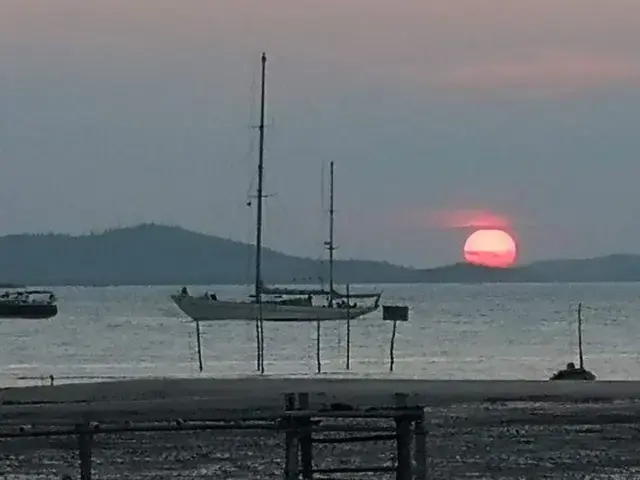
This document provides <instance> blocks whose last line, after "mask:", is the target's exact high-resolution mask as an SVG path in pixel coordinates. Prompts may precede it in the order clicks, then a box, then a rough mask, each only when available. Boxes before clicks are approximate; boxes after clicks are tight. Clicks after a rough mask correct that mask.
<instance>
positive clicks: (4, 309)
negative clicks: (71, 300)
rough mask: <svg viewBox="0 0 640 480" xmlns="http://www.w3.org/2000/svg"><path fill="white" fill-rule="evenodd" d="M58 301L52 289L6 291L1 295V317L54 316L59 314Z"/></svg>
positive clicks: (30, 317)
mask: <svg viewBox="0 0 640 480" xmlns="http://www.w3.org/2000/svg"><path fill="white" fill-rule="evenodd" d="M56 302H57V298H56V296H55V294H54V293H53V292H52V291H50V290H12V291H6V292H4V293H2V294H1V295H0V318H29V319H45V318H52V317H55V316H56V315H57V314H58V305H57V304H56Z"/></svg>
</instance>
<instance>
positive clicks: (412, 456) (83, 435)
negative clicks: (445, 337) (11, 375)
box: [0, 393, 427, 480]
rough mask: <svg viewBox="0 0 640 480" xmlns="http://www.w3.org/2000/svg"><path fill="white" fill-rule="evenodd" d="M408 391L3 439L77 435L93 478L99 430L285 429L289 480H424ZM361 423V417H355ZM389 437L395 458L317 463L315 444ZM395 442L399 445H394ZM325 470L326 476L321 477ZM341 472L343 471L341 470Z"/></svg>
mask: <svg viewBox="0 0 640 480" xmlns="http://www.w3.org/2000/svg"><path fill="white" fill-rule="evenodd" d="M406 398H407V396H406V395H402V394H396V402H395V405H394V406H390V407H389V408H385V409H380V408H376V409H357V408H353V407H352V406H349V405H345V404H334V405H333V406H332V407H329V408H325V409H320V410H310V409H309V394H308V393H298V394H293V393H290V394H286V395H285V402H284V403H285V405H284V411H283V412H282V413H281V414H279V415H270V416H242V417H237V418H232V417H229V416H227V417H225V418H217V419H207V420H202V421H194V420H190V421H183V420H179V419H173V420H168V421H164V422H157V421H156V422H131V421H126V420H125V421H123V422H119V423H117V424H116V423H109V424H99V423H95V422H85V423H78V424H76V425H66V426H64V425H59V424H58V425H54V426H49V427H47V426H38V427H35V428H28V427H24V426H17V425H15V424H12V425H2V424H1V423H0V439H3V438H4V439H6V438H20V437H52V436H75V437H76V438H77V441H78V463H79V472H80V479H81V480H91V478H92V471H93V467H92V447H93V438H94V437H95V436H96V435H113V434H118V433H125V432H126V433H134V432H173V431H176V432H177V431H204V430H226V431H233V430H271V431H274V432H280V433H283V434H284V441H285V448H284V451H285V458H284V478H285V479H286V480H294V479H295V480H313V479H319V478H327V477H326V475H331V477H330V478H336V479H337V478H345V479H346V478H353V475H354V474H363V473H383V472H386V473H388V474H393V473H395V478H396V480H426V479H427V458H426V457H427V455H426V434H425V430H424V422H425V420H424V409H423V408H422V407H420V406H408V405H407V403H406ZM364 419H377V420H387V421H388V423H389V425H386V426H385V425H382V424H381V423H384V422H377V423H376V424H375V425H371V424H366V425H363V424H354V421H357V420H364ZM356 423H357V422H356ZM382 441H386V442H389V443H390V445H389V448H390V449H391V448H393V449H395V452H396V455H395V462H394V463H395V464H386V465H358V466H349V467H323V466H321V465H314V455H313V453H314V448H313V447H314V445H322V444H332V445H341V444H342V445H345V444H353V443H367V442H382ZM394 443H395V446H392V445H393V444H394ZM319 475H322V477H319ZM340 475H343V476H340Z"/></svg>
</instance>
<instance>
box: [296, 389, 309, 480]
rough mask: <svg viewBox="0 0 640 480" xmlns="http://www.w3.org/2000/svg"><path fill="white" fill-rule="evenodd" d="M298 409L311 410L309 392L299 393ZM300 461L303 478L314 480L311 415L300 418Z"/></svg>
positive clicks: (304, 479)
mask: <svg viewBox="0 0 640 480" xmlns="http://www.w3.org/2000/svg"><path fill="white" fill-rule="evenodd" d="M298 409H299V410H304V411H307V412H308V411H309V394H308V393H299V394H298ZM300 426H301V428H302V433H301V435H300V463H301V473H302V479H303V480H313V440H312V438H311V417H304V418H301V419H300Z"/></svg>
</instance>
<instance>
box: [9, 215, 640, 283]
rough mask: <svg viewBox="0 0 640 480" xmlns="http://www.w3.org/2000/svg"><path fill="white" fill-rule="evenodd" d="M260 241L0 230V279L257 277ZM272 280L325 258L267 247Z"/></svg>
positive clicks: (350, 279)
mask: <svg viewBox="0 0 640 480" xmlns="http://www.w3.org/2000/svg"><path fill="white" fill-rule="evenodd" d="M253 254H254V248H253V246H251V245H247V244H244V243H241V242H236V241H232V240H227V239H223V238H219V237H215V236H210V235H204V234H201V233H196V232H192V231H189V230H185V229H183V228H179V227H170V226H163V225H155V224H144V225H139V226H136V227H128V228H119V229H112V230H107V231H105V232H102V233H93V234H88V235H81V236H71V235H64V234H20V235H6V236H3V237H0V280H1V281H2V282H4V283H7V284H8V283H11V284H19V285H175V284H246V283H252V282H253V263H252V262H253ZM263 259H264V262H263V272H264V280H265V281H266V282H267V283H279V284H289V283H316V282H318V280H319V278H320V277H322V278H324V279H325V280H326V279H327V276H328V275H327V264H326V262H320V261H318V260H313V259H309V258H300V257H294V256H291V255H286V254H284V253H280V252H276V251H274V250H270V249H265V250H264V251H263ZM335 278H336V281H338V282H340V283H484V282H606V281H640V256H636V255H610V256H606V257H599V258H593V259H586V260H551V261H544V262H536V263H533V264H531V265H525V266H521V267H516V268H510V269H492V268H483V267H476V266H472V265H467V264H455V265H449V266H445V267H438V268H432V269H414V268H408V267H402V266H398V265H392V264H390V263H387V262H379V261H366V260H339V261H336V263H335Z"/></svg>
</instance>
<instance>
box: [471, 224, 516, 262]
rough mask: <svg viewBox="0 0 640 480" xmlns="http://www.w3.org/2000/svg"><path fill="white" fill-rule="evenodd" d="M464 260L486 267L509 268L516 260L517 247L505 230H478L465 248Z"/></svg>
mask: <svg viewBox="0 0 640 480" xmlns="http://www.w3.org/2000/svg"><path fill="white" fill-rule="evenodd" d="M463 254H464V261H465V262H467V263H470V264H473V265H482V266H484V267H494V268H507V267H510V266H512V265H513V264H514V263H515V261H516V255H517V247H516V242H515V241H514V240H513V237H512V236H511V235H509V234H508V233H507V232H505V231H504V230H497V229H490V230H476V231H475V232H473V233H472V234H471V235H469V238H467V241H466V242H465V243H464V248H463Z"/></svg>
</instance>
